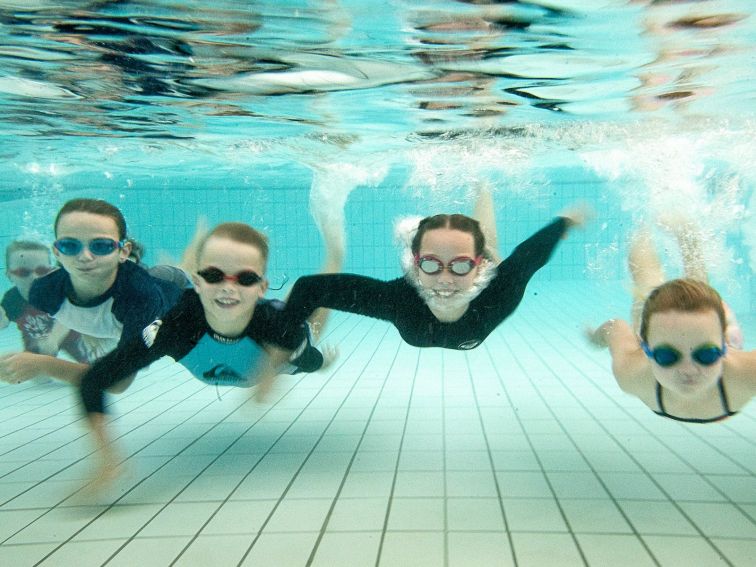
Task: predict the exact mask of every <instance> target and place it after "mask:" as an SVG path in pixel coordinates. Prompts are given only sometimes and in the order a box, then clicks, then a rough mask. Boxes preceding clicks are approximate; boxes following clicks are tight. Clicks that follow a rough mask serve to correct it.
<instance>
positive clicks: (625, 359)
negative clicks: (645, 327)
mask: <svg viewBox="0 0 756 567" xmlns="http://www.w3.org/2000/svg"><path fill="white" fill-rule="evenodd" d="M586 334H587V337H588V340H589V341H590V342H591V343H593V344H594V345H595V346H597V347H601V348H605V347H609V352H610V353H611V355H612V372H613V374H614V378H615V379H616V380H617V384H618V385H619V387H620V388H622V390H623V391H625V392H627V393H629V394H634V395H636V396H641V395H643V394H645V393H646V390H647V389H648V379H647V375H648V360H647V359H646V355H645V354H644V352H643V350H642V349H641V346H640V343H639V342H638V338H637V337H636V335H635V333H634V332H633V330H632V328H631V327H630V325H629V324H628V323H627V322H625V321H622V320H621V319H609V320H608V321H606V322H605V323H603V324H602V325H600V326H599V327H598V328H597V329H595V330H590V329H589V330H588V331H587V332H586Z"/></svg>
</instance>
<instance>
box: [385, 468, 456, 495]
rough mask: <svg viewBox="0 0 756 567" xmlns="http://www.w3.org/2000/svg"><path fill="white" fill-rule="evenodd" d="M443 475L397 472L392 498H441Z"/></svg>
mask: <svg viewBox="0 0 756 567" xmlns="http://www.w3.org/2000/svg"><path fill="white" fill-rule="evenodd" d="M444 490H445V487H444V473H442V472H423V471H421V472H416V471H399V472H398V473H397V475H396V486H395V488H394V497H405V496H425V497H438V498H443V496H444V495H445V492H444Z"/></svg>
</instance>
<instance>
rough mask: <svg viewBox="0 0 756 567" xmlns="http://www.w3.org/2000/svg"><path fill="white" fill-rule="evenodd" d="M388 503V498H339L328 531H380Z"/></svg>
mask: <svg viewBox="0 0 756 567" xmlns="http://www.w3.org/2000/svg"><path fill="white" fill-rule="evenodd" d="M388 503H389V501H388V498H339V500H338V501H337V502H336V506H335V507H334V509H333V512H332V513H331V517H330V519H329V522H328V531H371V532H373V531H381V530H383V525H384V523H385V521H386V512H387V510H388Z"/></svg>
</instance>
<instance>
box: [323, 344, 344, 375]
mask: <svg viewBox="0 0 756 567" xmlns="http://www.w3.org/2000/svg"><path fill="white" fill-rule="evenodd" d="M318 348H320V352H321V353H322V354H323V364H322V365H321V367H320V368H319V369H318V372H322V371H323V370H325V369H326V368H328V367H329V366H331V364H333V363H334V361H335V360H336V359H337V358H338V357H339V349H338V347H336V346H334V345H325V344H324V345H320V346H319V347H318Z"/></svg>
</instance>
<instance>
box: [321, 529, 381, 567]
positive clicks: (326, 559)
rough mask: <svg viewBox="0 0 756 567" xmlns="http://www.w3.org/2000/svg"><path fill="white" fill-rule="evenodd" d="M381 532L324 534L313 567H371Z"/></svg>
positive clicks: (375, 556) (376, 553)
mask: <svg viewBox="0 0 756 567" xmlns="http://www.w3.org/2000/svg"><path fill="white" fill-rule="evenodd" d="M380 541H381V532H379V531H375V532H360V533H347V532H344V533H326V534H325V535H324V536H323V539H322V540H321V541H320V545H318V549H317V552H316V554H315V558H314V560H313V562H312V565H313V567H361V566H365V567H368V566H370V567H372V566H374V565H375V560H376V558H377V557H378V546H379V544H380Z"/></svg>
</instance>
